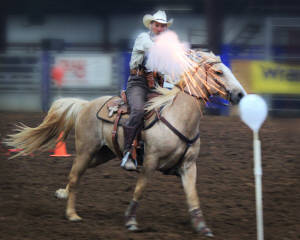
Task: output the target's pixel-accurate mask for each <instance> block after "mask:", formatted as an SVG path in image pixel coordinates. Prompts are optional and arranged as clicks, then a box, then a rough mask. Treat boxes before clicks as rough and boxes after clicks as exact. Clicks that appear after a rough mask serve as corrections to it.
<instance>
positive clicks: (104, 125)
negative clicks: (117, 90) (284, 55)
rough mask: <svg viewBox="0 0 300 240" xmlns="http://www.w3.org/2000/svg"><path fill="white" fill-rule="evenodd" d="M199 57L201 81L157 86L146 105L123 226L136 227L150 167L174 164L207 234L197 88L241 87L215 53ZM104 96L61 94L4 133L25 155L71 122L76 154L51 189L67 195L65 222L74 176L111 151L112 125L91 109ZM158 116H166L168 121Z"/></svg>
mask: <svg viewBox="0 0 300 240" xmlns="http://www.w3.org/2000/svg"><path fill="white" fill-rule="evenodd" d="M201 57H202V59H204V61H201V63H199V66H198V70H197V71H198V72H199V71H202V74H203V73H204V74H206V76H205V79H206V83H205V84H203V83H201V82H200V81H198V82H197V81H195V83H193V84H198V86H196V87H195V86H194V88H193V90H192V91H190V90H189V89H188V86H186V87H185V88H183V87H182V88H180V87H176V86H175V87H174V88H173V89H171V90H168V89H160V90H159V91H160V93H161V94H162V95H160V96H158V97H156V98H154V100H153V101H152V102H151V103H150V105H148V107H147V110H151V109H154V108H155V109H160V113H159V115H158V116H160V117H159V120H158V121H157V122H156V123H155V124H154V125H153V126H152V127H151V128H149V129H147V130H144V131H143V132H142V139H143V140H144V161H143V166H142V170H141V172H140V174H139V177H138V180H137V184H136V187H135V190H134V193H133V199H132V200H131V202H130V204H129V206H128V208H127V210H126V212H125V226H126V227H127V228H128V230H131V231H135V230H137V229H138V224H137V221H136V211H137V206H138V201H139V200H140V198H141V196H142V193H143V191H144V189H145V187H146V184H147V182H148V181H149V180H150V177H151V175H152V174H153V172H154V171H155V170H159V171H167V170H169V169H175V168H176V171H177V173H178V175H179V176H180V177H181V180H182V184H183V187H184V191H185V194H186V198H187V204H188V210H189V212H190V214H191V222H192V226H193V228H194V229H195V230H196V231H197V232H201V233H203V234H205V235H206V236H213V234H212V232H211V230H210V229H209V228H208V227H207V226H206V224H205V221H204V217H203V214H202V211H201V209H200V202H199V199H198V194H197V190H196V174H197V173H196V159H197V158H198V156H199V152H200V138H199V127H200V119H201V115H202V112H201V106H203V105H204V104H203V102H204V99H203V97H200V94H199V92H197V89H198V90H199V91H202V93H203V92H205V93H206V95H213V94H216V93H217V92H218V89H217V87H210V88H209V87H208V86H209V84H211V86H218V87H219V88H220V89H221V91H222V92H223V95H226V96H225V97H227V99H229V100H230V101H231V103H233V104H236V103H238V102H239V101H240V99H241V98H242V97H243V96H244V95H245V94H246V92H245V90H244V89H243V88H242V86H241V85H240V84H239V82H238V81H237V80H236V78H235V77H234V76H233V74H232V73H231V71H230V70H229V69H228V68H227V67H226V66H225V65H224V64H222V63H221V61H220V59H219V58H217V57H216V56H214V55H213V54H204V53H203V54H202V55H201ZM199 74H200V72H199ZM216 76H218V80H217V78H216ZM179 85H180V84H179ZM206 97H207V96H206ZM109 98H110V96H105V97H99V98H97V99H95V100H93V101H90V102H89V101H85V100H81V99H76V98H61V99H59V100H56V101H55V102H54V103H53V104H52V106H51V108H50V110H49V112H48V114H47V116H46V117H45V119H44V120H43V122H42V123H41V124H40V125H39V126H38V127H36V128H30V127H27V126H25V125H21V126H19V127H18V132H17V133H16V134H12V135H9V136H8V140H7V144H8V145H10V146H13V147H15V148H21V149H24V150H23V152H21V153H19V154H30V153H31V152H33V151H36V150H46V149H49V148H50V147H53V146H54V144H55V143H56V140H57V139H58V137H59V134H60V133H61V132H64V135H63V137H62V139H61V140H65V139H66V137H67V136H68V133H69V132H70V130H71V129H72V128H73V127H75V140H76V152H77V154H76V158H75V159H74V162H73V166H72V169H71V172H70V174H69V182H68V184H67V186H66V188H65V189H59V190H57V191H56V196H57V197H59V198H67V199H68V200H67V207H66V217H67V218H68V219H69V220H70V221H79V220H81V217H80V216H79V215H78V214H77V212H76V210H75V202H76V189H77V188H78V184H79V180H80V177H81V176H82V175H83V173H84V172H85V170H86V169H87V168H89V167H94V166H97V165H99V164H102V163H104V162H107V161H108V160H111V159H113V158H114V157H115V154H116V151H115V149H114V145H113V143H112V136H111V134H112V129H113V125H112V124H111V123H108V122H104V121H101V120H99V119H97V118H96V113H97V111H98V110H99V108H100V107H101V106H102V105H103V104H104V103H105V102H106V101H107V100H108V99H109ZM163 120H167V122H168V124H166V123H165V121H163ZM187 123H188V124H187ZM170 126H171V127H170ZM172 127H173V129H172ZM174 129H176V130H177V131H178V132H180V134H181V136H179V135H178V134H176V133H175V131H176V130H174ZM118 136H119V139H118V142H119V145H120V147H121V149H122V148H123V129H122V127H119V128H118Z"/></svg>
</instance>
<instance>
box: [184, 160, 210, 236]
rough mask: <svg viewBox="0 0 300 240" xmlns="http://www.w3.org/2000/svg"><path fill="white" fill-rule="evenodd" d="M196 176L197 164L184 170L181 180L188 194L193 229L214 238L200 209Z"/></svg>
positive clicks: (194, 163)
mask: <svg viewBox="0 0 300 240" xmlns="http://www.w3.org/2000/svg"><path fill="white" fill-rule="evenodd" d="M196 176H197V167H196V162H193V163H192V165H189V166H188V167H186V168H183V169H182V172H181V180H182V184H183V188H184V191H185V194H186V198H187V203H188V207H189V211H190V214H191V220H192V225H193V228H194V229H195V230H196V231H197V232H200V233H203V234H204V235H206V236H208V237H212V236H213V234H212V232H211V230H210V229H209V228H208V227H207V226H206V223H205V221H204V217H203V214H202V211H201V209H200V202H199V198H198V194H197V190H196Z"/></svg>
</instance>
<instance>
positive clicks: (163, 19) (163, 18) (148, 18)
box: [143, 10, 173, 28]
mask: <svg viewBox="0 0 300 240" xmlns="http://www.w3.org/2000/svg"><path fill="white" fill-rule="evenodd" d="M152 21H155V22H159V23H163V24H167V26H168V27H170V26H171V25H172V23H173V19H170V20H169V21H168V20H167V15H166V12H165V11H161V10H159V11H157V12H156V13H155V14H153V15H151V14H146V15H145V16H144V17H143V23H144V25H145V27H146V28H150V23H151V22H152Z"/></svg>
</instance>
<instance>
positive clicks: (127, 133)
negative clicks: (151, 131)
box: [121, 126, 137, 171]
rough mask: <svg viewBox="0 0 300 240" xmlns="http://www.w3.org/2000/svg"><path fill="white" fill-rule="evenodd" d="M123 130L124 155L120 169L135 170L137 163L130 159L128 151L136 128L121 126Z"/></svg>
mask: <svg viewBox="0 0 300 240" xmlns="http://www.w3.org/2000/svg"><path fill="white" fill-rule="evenodd" d="M123 129H124V154H123V159H122V162H121V167H122V168H124V169H125V170H128V171H135V170H137V162H136V160H134V159H132V157H131V153H130V149H131V144H132V142H133V140H134V137H135V134H136V127H129V126H123Z"/></svg>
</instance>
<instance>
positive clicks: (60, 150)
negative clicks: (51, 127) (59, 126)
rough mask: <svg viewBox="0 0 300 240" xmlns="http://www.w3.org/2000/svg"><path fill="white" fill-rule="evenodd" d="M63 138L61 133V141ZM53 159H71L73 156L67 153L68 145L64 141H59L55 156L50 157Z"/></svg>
mask: <svg viewBox="0 0 300 240" xmlns="http://www.w3.org/2000/svg"><path fill="white" fill-rule="evenodd" d="M62 136H63V133H62V132H61V133H60V134H59V138H58V139H61V138H62ZM50 156H51V157H69V156H71V154H68V153H67V149H66V144H65V142H64V141H59V142H58V143H57V144H56V146H55V149H54V154H52V155H50Z"/></svg>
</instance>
